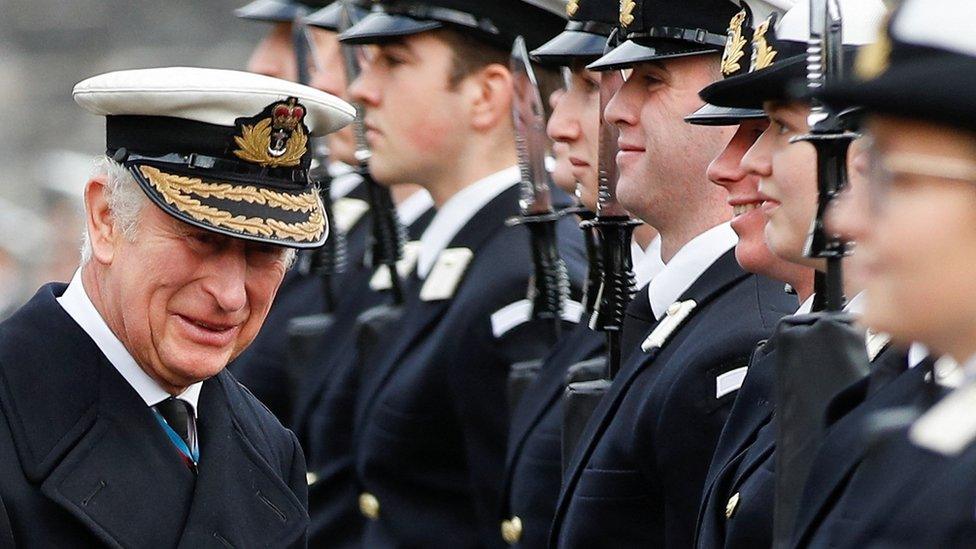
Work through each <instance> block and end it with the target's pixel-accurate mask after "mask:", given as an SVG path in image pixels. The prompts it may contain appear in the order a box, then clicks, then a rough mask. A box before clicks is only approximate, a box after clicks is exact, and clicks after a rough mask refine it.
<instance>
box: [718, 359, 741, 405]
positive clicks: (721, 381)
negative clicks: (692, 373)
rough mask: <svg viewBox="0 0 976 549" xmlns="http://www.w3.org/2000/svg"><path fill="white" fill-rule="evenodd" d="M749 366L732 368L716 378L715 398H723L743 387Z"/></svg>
mask: <svg viewBox="0 0 976 549" xmlns="http://www.w3.org/2000/svg"><path fill="white" fill-rule="evenodd" d="M748 371H749V367H748V366H743V367H741V368H736V369H735V370H730V371H728V372H725V373H724V374H722V375H720V376H718V377H717V378H715V398H722V397H724V396H725V395H727V394H729V393H734V392H735V391H738V390H739V388H741V387H742V382H744V381H745V380H746V372H748Z"/></svg>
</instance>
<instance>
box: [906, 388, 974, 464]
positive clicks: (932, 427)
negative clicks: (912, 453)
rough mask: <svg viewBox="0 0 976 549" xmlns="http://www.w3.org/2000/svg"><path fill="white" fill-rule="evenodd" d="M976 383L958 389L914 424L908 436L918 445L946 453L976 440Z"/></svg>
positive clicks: (954, 452)
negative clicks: (975, 412)
mask: <svg viewBox="0 0 976 549" xmlns="http://www.w3.org/2000/svg"><path fill="white" fill-rule="evenodd" d="M974 409H976V383H971V384H969V385H968V386H966V387H962V388H960V389H956V390H955V391H953V392H952V393H950V394H949V395H948V396H946V397H945V398H943V399H942V400H941V401H940V402H939V403H938V404H936V405H935V406H933V407H932V408H930V409H929V411H928V412H925V413H924V414H922V417H920V418H918V420H917V421H916V422H915V423H914V424H912V427H911V429H909V431H908V438H909V440H911V441H912V443H914V444H915V445H916V446H918V447H920V448H925V449H927V450H931V451H933V452H937V453H940V454H943V455H946V456H955V455H957V454H959V453H960V452H962V451H963V450H964V449H965V448H966V447H967V446H968V445H969V444H970V443H971V442H972V441H973V440H976V414H974V413H973V410H974Z"/></svg>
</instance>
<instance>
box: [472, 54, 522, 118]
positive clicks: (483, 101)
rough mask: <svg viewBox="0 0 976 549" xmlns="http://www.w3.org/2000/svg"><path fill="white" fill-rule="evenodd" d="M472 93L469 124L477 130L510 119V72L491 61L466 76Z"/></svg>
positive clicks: (511, 93) (511, 94)
mask: <svg viewBox="0 0 976 549" xmlns="http://www.w3.org/2000/svg"><path fill="white" fill-rule="evenodd" d="M467 80H468V82H467V84H466V86H468V87H469V89H470V91H471V93H472V94H473V99H474V100H473V102H472V104H471V115H472V116H471V124H472V126H473V127H474V128H475V129H477V130H481V131H484V130H490V129H493V128H495V127H497V126H499V125H500V124H502V123H505V122H510V121H511V119H512V96H513V92H512V73H511V72H510V71H509V70H508V68H507V67H505V66H503V65H499V64H497V63H492V64H490V65H487V66H485V67H484V68H482V69H481V70H479V71H478V72H477V73H475V74H473V75H471V76H469V77H468V78H467Z"/></svg>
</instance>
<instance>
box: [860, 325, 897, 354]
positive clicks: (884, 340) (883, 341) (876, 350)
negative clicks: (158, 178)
mask: <svg viewBox="0 0 976 549" xmlns="http://www.w3.org/2000/svg"><path fill="white" fill-rule="evenodd" d="M890 341H891V336H889V335H888V334H884V333H877V334H876V333H874V332H872V331H871V330H868V333H867V336H866V338H865V341H864V345H865V347H867V349H868V360H870V361H871V362H874V359H876V358H878V355H879V354H881V351H883V350H884V349H885V347H887V346H888V342H890Z"/></svg>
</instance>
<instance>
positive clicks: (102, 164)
mask: <svg viewBox="0 0 976 549" xmlns="http://www.w3.org/2000/svg"><path fill="white" fill-rule="evenodd" d="M91 177H92V178H93V179H94V178H104V179H105V183H106V184H105V190H106V199H107V201H108V207H109V212H110V214H109V215H111V217H112V222H113V223H114V224H115V226H116V227H118V228H119V230H120V231H121V232H122V235H123V236H124V237H125V238H126V239H128V240H129V241H130V242H131V241H132V240H134V239H135V236H136V226H137V224H138V222H139V213H140V212H142V208H143V207H145V206H146V205H147V204H149V198H148V197H147V196H146V193H144V192H143V191H142V189H141V188H140V187H139V183H137V182H136V179H135V177H133V175H132V174H131V173H129V170H128V169H127V168H126V167H125V166H123V165H122V164H119V163H118V162H116V161H115V160H112V159H111V158H109V157H108V156H105V155H102V156H98V157H96V158H95V161H94V165H93V167H92V172H91ZM83 238H84V239H83V241H82V244H81V264H82V265H84V264H86V263H88V261H89V260H91V256H92V245H91V235H89V234H88V230H87V229H86V230H85V232H84V235H83ZM296 255H297V250H295V249H294V248H283V251H282V254H281V258H282V260H283V261H284V263H285V268H286V269H289V268H291V266H292V265H293V264H294V263H295V258H296Z"/></svg>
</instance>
